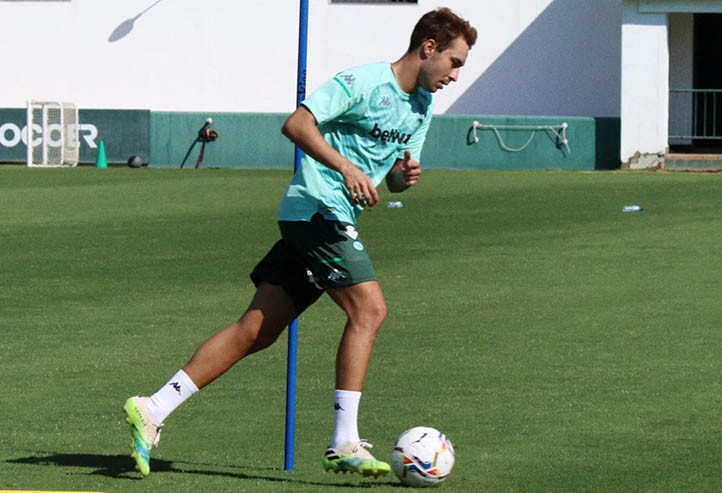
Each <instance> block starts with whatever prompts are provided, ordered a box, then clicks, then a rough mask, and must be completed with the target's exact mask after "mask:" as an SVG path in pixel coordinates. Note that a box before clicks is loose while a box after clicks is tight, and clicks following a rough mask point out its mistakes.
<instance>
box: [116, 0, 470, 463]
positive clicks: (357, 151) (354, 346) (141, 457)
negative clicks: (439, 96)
mask: <svg viewBox="0 0 722 493" xmlns="http://www.w3.org/2000/svg"><path fill="white" fill-rule="evenodd" d="M475 42H476V30H475V29H474V28H473V27H471V25H470V24H469V23H468V22H467V21H466V20H464V19H462V18H460V17H458V16H457V15H456V14H454V13H453V12H452V11H451V10H449V9H447V8H439V9H436V10H433V11H431V12H428V13H426V14H425V15H424V16H422V17H421V19H419V21H418V22H417V24H416V26H415V27H414V30H413V32H412V35H411V41H410V44H409V48H408V51H407V52H406V53H405V54H404V55H403V56H402V57H401V58H399V59H398V60H397V61H395V62H393V63H388V62H382V63H374V64H370V65H365V66H361V67H357V68H352V69H349V70H346V71H343V72H341V73H339V74H337V75H336V76H335V77H334V78H333V79H331V80H330V81H328V82H326V83H325V84H323V85H322V86H321V87H320V88H319V89H318V90H317V91H316V92H314V93H313V94H312V95H311V96H309V97H308V98H307V99H306V100H305V101H304V102H303V103H302V105H301V106H299V108H298V109H297V110H296V111H295V112H293V113H292V114H291V115H290V116H289V117H288V119H287V120H286V122H285V123H284V125H283V130H282V131H283V134H284V135H286V136H287V137H288V138H289V139H290V140H291V141H293V142H294V143H295V144H296V145H297V146H298V147H300V148H301V149H302V150H303V151H304V153H305V156H304V157H303V159H302V162H301V166H300V169H299V170H298V172H297V173H296V174H295V175H294V177H293V179H292V181H291V184H290V186H289V187H288V190H287V191H286V194H285V196H284V197H283V199H282V200H281V204H280V207H279V211H278V224H279V229H280V232H281V240H279V241H278V242H277V243H276V244H275V245H273V247H272V248H271V249H270V251H269V252H268V254H267V255H266V256H265V257H264V258H263V259H262V260H261V261H260V262H259V263H258V265H256V267H255V268H254V270H253V272H252V273H251V279H252V280H253V282H254V284H255V285H256V292H255V294H254V296H253V299H252V300H251V302H250V305H249V306H248V308H247V309H246V311H245V312H244V314H243V315H242V316H241V318H240V319H239V320H238V321H236V322H234V323H232V324H230V325H229V326H227V327H226V328H224V329H222V330H221V331H220V332H218V333H216V334H215V335H213V336H211V337H210V338H209V339H208V340H206V341H205V342H204V343H203V344H202V345H201V346H200V347H199V348H198V349H197V350H196V352H195V354H193V356H192V357H191V359H190V361H188V363H187V364H186V365H185V366H184V367H183V368H182V369H181V370H179V371H178V372H177V373H176V374H175V375H173V377H172V378H171V379H170V380H169V381H168V383H167V384H166V385H164V386H163V387H161V388H160V389H159V390H158V391H157V392H156V393H155V394H153V395H151V396H150V397H138V396H136V397H131V398H129V399H128V400H127V401H126V402H125V406H124V410H125V412H126V414H127V416H128V417H127V422H128V424H129V425H130V431H131V436H132V442H131V446H132V448H133V452H132V456H133V458H134V459H135V461H136V465H137V467H138V469H139V470H140V472H141V474H142V475H143V476H146V475H148V474H149V472H150V464H149V461H150V449H151V447H152V446H157V444H158V438H159V434H160V429H161V426H162V424H163V422H164V421H165V419H166V417H168V415H170V414H171V413H172V412H173V411H174V410H175V409H176V408H178V407H179V406H180V405H181V404H182V403H183V402H184V401H185V400H186V399H188V398H189V397H191V396H192V395H193V394H194V393H195V392H197V391H198V390H199V389H202V388H203V387H205V386H206V385H208V384H209V383H211V382H212V381H213V380H215V379H216V378H218V377H219V376H221V375H222V374H223V373H225V372H226V371H227V370H228V369H230V368H231V367H232V366H233V365H234V364H235V363H237V362H238V361H240V360H241V359H243V358H244V357H246V356H248V355H249V354H252V353H255V352H257V351H260V350H262V349H264V348H266V347H268V346H270V345H271V344H273V342H274V341H275V340H276V339H277V338H278V336H279V335H280V334H281V333H282V332H283V330H284V329H285V327H286V326H287V325H288V324H289V323H290V322H291V321H292V320H293V319H294V318H295V317H297V316H298V315H300V314H301V313H302V312H303V311H304V310H305V309H306V308H308V307H309V306H310V305H311V304H313V303H314V302H315V301H316V300H317V299H318V298H319V297H320V296H321V295H322V294H323V293H324V292H325V293H327V294H328V295H329V296H330V297H331V299H332V300H333V301H334V302H335V303H336V304H337V305H338V306H339V307H340V308H341V309H342V310H343V311H344V312H345V314H346V325H345V328H344V331H343V335H342V337H341V341H340V344H339V346H338V352H337V355H336V382H335V391H334V430H333V434H332V437H331V441H330V444H329V446H328V449H327V450H326V452H325V454H324V455H323V458H322V465H323V468H324V469H325V470H326V471H329V470H332V471H336V472H355V473H360V474H363V475H364V476H379V475H382V474H386V473H388V472H389V470H390V467H389V465H388V464H387V463H385V462H382V461H380V460H377V459H376V458H374V456H373V455H371V453H370V452H369V449H370V448H371V445H370V444H369V443H368V442H367V441H365V440H362V439H360V438H359V433H358V425H357V414H358V407H359V401H360V398H361V390H362V387H363V383H364V379H365V377H366V370H367V368H368V363H369V358H370V356H371V349H372V346H373V343H374V339H375V337H376V334H377V332H378V330H379V328H380V327H381V324H382V322H383V321H384V318H385V317H386V302H385V299H384V295H383V292H382V291H381V287H380V286H379V283H378V281H377V280H376V274H375V272H374V269H373V266H372V264H371V260H370V258H369V254H368V252H367V250H366V247H365V245H364V243H363V239H362V237H361V234H360V232H359V231H358V230H357V229H356V223H357V220H358V218H359V216H360V214H361V212H362V211H363V210H364V209H365V208H367V207H373V206H375V205H377V204H378V203H379V195H378V192H377V190H376V187H377V186H378V185H380V183H381V182H382V181H384V180H385V181H386V184H387V187H388V189H389V190H390V191H391V192H394V193H396V192H402V191H404V190H406V189H407V188H408V187H410V186H413V185H415V184H416V183H417V182H418V181H419V177H420V174H421V167H420V164H419V155H420V153H421V148H422V146H423V143H424V139H425V137H426V131H427V130H428V128H429V123H430V121H431V114H432V107H433V97H432V93H434V92H436V91H438V90H439V89H442V88H443V87H444V86H446V85H447V84H449V83H451V82H454V81H456V79H457V77H458V75H459V69H460V68H461V67H462V66H463V65H464V63H465V62H466V58H467V54H468V52H469V49H470V48H471V47H472V46H473V45H474V43H475Z"/></svg>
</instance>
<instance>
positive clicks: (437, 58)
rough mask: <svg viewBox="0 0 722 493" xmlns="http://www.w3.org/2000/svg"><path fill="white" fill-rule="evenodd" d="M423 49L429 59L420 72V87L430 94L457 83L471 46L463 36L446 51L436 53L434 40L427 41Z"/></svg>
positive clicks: (425, 61)
mask: <svg viewBox="0 0 722 493" xmlns="http://www.w3.org/2000/svg"><path fill="white" fill-rule="evenodd" d="M423 49H424V50H426V53H427V55H428V57H427V58H426V60H424V63H423V64H422V66H421V70H420V72H419V85H420V86H421V87H423V88H424V89H426V90H427V91H429V92H436V91H438V90H439V89H443V88H444V86H446V85H447V84H449V83H450V82H452V81H453V82H455V81H456V80H457V79H458V77H459V69H460V68H461V67H463V66H464V64H465V63H466V57H467V55H468V54H469V45H467V44H466V41H465V40H464V37H463V36H459V37H458V38H456V39H454V40H453V41H452V42H451V43H450V44H449V46H447V47H446V49H445V50H444V51H436V42H435V41H434V40H427V41H426V42H425V44H424V48H423Z"/></svg>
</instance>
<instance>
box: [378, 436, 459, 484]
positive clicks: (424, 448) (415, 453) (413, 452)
mask: <svg viewBox="0 0 722 493" xmlns="http://www.w3.org/2000/svg"><path fill="white" fill-rule="evenodd" d="M453 467H454V446H453V445H452V444H451V441H450V440H449V439H448V438H446V435H444V434H443V433H441V432H440V431H439V430H437V429H435V428H429V427H428V426H417V427H415V428H411V429H410V430H406V431H405V432H403V433H402V434H401V435H400V436H399V438H398V439H397V440H396V443H395V444H394V448H393V450H392V451H391V469H393V471H394V474H396V476H397V477H398V478H399V479H400V480H401V482H402V483H404V484H407V485H409V486H434V485H437V484H440V483H442V482H443V481H444V480H445V479H446V478H447V477H449V474H451V470H452V469H453Z"/></svg>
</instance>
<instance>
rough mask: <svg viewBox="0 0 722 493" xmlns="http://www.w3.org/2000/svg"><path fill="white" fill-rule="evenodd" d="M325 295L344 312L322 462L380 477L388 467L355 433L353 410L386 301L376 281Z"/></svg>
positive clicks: (327, 467)
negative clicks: (332, 408) (331, 433)
mask: <svg viewBox="0 0 722 493" xmlns="http://www.w3.org/2000/svg"><path fill="white" fill-rule="evenodd" d="M328 294H329V295H330V296H331V298H332V299H333V300H334V301H335V302H336V304H337V305H338V306H339V307H341V309H343V311H344V312H345V313H346V316H347V321H346V327H345V328H344V332H343V336H342V338H341V343H340V344H339V347H338V352H337V354H336V392H335V395H334V399H335V425H334V436H333V438H332V439H331V444H330V446H329V448H328V449H327V450H326V453H325V454H324V457H323V460H322V465H323V467H324V469H325V470H327V471H335V472H343V473H346V472H357V473H359V474H363V475H364V476H380V475H382V474H386V473H388V472H389V471H390V470H391V467H390V466H389V465H388V464H387V463H385V462H382V461H379V460H377V459H376V458H374V456H373V455H371V453H370V452H369V451H368V449H370V448H371V444H370V443H368V442H367V441H365V440H361V439H360V438H359V436H358V426H357V412H358V403H359V400H360V398H361V390H362V388H363V383H364V380H365V379H366V371H367V369H368V365H369V360H370V359H371V350H372V348H373V344H374V340H375V339H376V334H377V333H378V331H379V329H380V328H381V324H382V323H383V321H384V319H385V318H386V301H385V299H384V296H383V293H382V291H381V287H380V286H379V284H378V282H376V281H369V282H364V283H361V284H355V285H353V286H349V287H346V288H340V289H332V290H329V291H328Z"/></svg>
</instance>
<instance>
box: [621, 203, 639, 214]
mask: <svg viewBox="0 0 722 493" xmlns="http://www.w3.org/2000/svg"><path fill="white" fill-rule="evenodd" d="M643 210H644V209H642V207H641V206H639V205H636V204H634V205H625V206H624V207H622V212H642V211H643Z"/></svg>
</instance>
